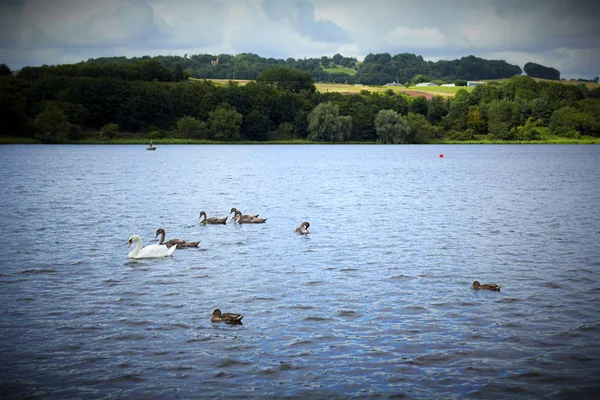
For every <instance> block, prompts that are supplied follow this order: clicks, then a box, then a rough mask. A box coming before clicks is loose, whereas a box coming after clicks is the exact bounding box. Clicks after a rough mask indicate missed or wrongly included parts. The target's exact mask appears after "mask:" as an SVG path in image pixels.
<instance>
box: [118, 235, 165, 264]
mask: <svg viewBox="0 0 600 400" xmlns="http://www.w3.org/2000/svg"><path fill="white" fill-rule="evenodd" d="M133 242H135V243H136V246H135V249H133V250H132V251H131V252H130V253H129V254H128V255H127V257H128V258H157V257H167V256H171V255H173V252H174V251H175V249H176V248H177V245H173V246H171V248H170V249H169V248H168V247H167V246H165V245H159V244H151V245H148V246H146V247H144V248H142V238H141V237H139V236H138V235H132V236H131V237H130V238H129V244H128V245H127V247H129V246H131V245H132V244H133Z"/></svg>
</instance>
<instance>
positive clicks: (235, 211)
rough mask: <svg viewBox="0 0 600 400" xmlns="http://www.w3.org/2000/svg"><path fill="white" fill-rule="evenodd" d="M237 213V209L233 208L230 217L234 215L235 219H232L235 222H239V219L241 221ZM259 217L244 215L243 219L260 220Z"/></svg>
mask: <svg viewBox="0 0 600 400" xmlns="http://www.w3.org/2000/svg"><path fill="white" fill-rule="evenodd" d="M237 211H238V210H237V208H235V207H233V208H232V209H231V211H229V215H231V214H233V218H232V219H233V220H234V221H239V219H240V217H239V216H238V215H237ZM259 215H260V214H256V215H247V214H244V215H242V216H241V218H245V219H248V218H258V216H259Z"/></svg>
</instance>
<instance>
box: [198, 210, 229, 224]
mask: <svg viewBox="0 0 600 400" xmlns="http://www.w3.org/2000/svg"><path fill="white" fill-rule="evenodd" d="M202 216H204V219H202ZM227 218H229V215H228V216H226V217H225V218H217V217H210V218H207V216H206V213H205V212H204V211H200V223H201V224H226V223H227Z"/></svg>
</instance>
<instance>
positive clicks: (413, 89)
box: [315, 83, 473, 96]
mask: <svg viewBox="0 0 600 400" xmlns="http://www.w3.org/2000/svg"><path fill="white" fill-rule="evenodd" d="M315 86H316V87H317V90H318V91H320V92H339V93H348V94H355V93H359V92H360V91H362V90H366V91H368V92H372V93H373V92H375V93H377V92H385V91H388V90H392V91H393V92H396V93H407V94H411V95H413V96H414V95H418V94H419V93H422V94H423V95H425V96H427V95H430V96H431V95H433V96H454V95H456V92H458V91H459V90H460V89H464V90H466V91H467V92H470V91H472V90H473V87H445V86H418V87H417V86H410V87H408V88H407V87H404V86H366V85H365V86H357V85H344V84H339V83H315Z"/></svg>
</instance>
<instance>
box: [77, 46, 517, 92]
mask: <svg viewBox="0 0 600 400" xmlns="http://www.w3.org/2000/svg"><path fill="white" fill-rule="evenodd" d="M143 60H155V61H158V62H160V63H161V64H162V65H163V66H165V67H166V68H169V69H171V68H174V67H175V66H176V65H178V64H179V65H180V66H181V67H182V68H183V69H184V70H185V72H186V74H187V76H190V77H192V78H201V79H202V78H204V79H248V80H255V79H256V78H257V77H258V75H259V74H260V73H261V72H263V71H264V70H265V69H267V68H272V67H283V66H285V67H290V68H294V69H297V70H299V71H303V72H309V73H310V74H311V75H312V78H313V79H314V80H315V82H337V83H342V82H347V83H350V84H354V83H360V84H364V85H385V84H386V83H390V82H399V83H402V84H404V83H405V82H411V81H412V82H413V83H415V82H414V78H415V77H416V76H418V77H419V79H420V81H422V82H425V81H430V80H440V81H442V82H443V83H445V82H448V83H450V82H454V81H455V80H457V79H462V80H472V81H473V80H480V79H501V78H510V77H511V76H514V75H519V74H521V72H522V71H521V68H520V67H519V66H517V65H511V64H508V63H506V62H505V61H500V60H485V59H482V58H478V57H475V56H468V57H463V58H461V59H460V60H452V61H437V62H431V61H425V60H423V57H421V56H417V55H415V54H411V53H403V54H396V55H395V56H391V55H390V54H388V53H381V54H369V55H367V56H366V57H365V59H364V61H363V62H362V63H361V62H358V61H357V60H356V58H350V57H343V56H341V55H340V54H336V55H334V56H333V57H327V56H323V57H320V58H308V59H298V60H296V59H293V58H288V59H286V60H283V59H274V58H263V57H260V56H258V55H256V54H250V53H244V54H238V55H235V56H232V55H228V54H219V55H216V56H215V55H209V54H202V55H192V56H190V57H188V56H187V55H185V56H184V57H178V56H159V57H154V58H150V57H142V58H131V59H128V58H125V57H109V58H99V59H91V60H88V61H86V62H85V63H84V64H119V65H128V64H137V63H139V61H143ZM416 83H419V81H417V82H416Z"/></svg>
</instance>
